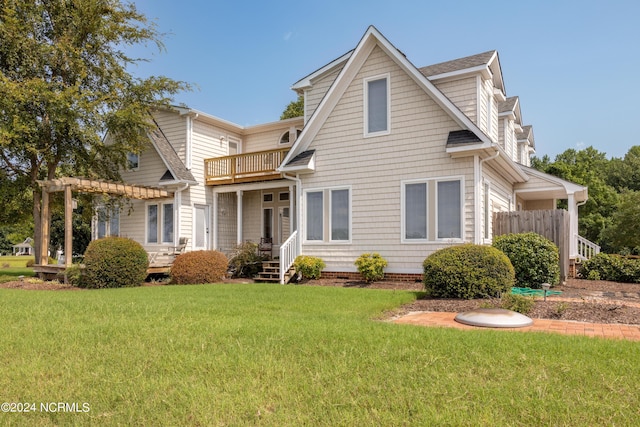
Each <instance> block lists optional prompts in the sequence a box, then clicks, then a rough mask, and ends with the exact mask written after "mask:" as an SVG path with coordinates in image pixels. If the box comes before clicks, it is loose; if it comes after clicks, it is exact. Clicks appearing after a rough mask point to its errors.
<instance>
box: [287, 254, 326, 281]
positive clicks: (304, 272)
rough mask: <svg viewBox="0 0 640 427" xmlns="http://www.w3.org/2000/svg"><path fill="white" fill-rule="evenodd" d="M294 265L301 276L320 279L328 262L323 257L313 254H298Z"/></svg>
mask: <svg viewBox="0 0 640 427" xmlns="http://www.w3.org/2000/svg"><path fill="white" fill-rule="evenodd" d="M293 266H294V267H295V269H296V271H297V272H298V275H299V276H300V278H306V279H319V278H320V276H321V275H322V270H323V269H324V268H325V267H326V264H325V263H324V261H323V260H322V258H318V257H315V256H311V255H298V256H297V257H296V259H295V260H294V261H293Z"/></svg>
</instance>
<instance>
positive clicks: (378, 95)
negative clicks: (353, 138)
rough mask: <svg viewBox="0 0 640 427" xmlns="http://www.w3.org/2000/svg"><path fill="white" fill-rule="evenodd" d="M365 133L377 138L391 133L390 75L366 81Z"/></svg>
mask: <svg viewBox="0 0 640 427" xmlns="http://www.w3.org/2000/svg"><path fill="white" fill-rule="evenodd" d="M364 99H365V103H364V111H365V113H364V123H365V124H364V133H365V136H377V135H384V134H387V133H389V118H390V113H389V112H390V102H389V101H390V97H389V75H388V74H386V75H383V76H377V77H372V78H370V79H365V80H364Z"/></svg>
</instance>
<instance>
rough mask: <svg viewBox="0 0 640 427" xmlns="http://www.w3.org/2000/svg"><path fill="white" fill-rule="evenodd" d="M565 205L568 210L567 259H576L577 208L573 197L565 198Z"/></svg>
mask: <svg viewBox="0 0 640 427" xmlns="http://www.w3.org/2000/svg"><path fill="white" fill-rule="evenodd" d="M567 205H568V208H569V258H574V259H575V258H576V257H577V255H578V239H577V238H576V236H577V235H578V206H577V205H576V199H575V196H574V195H573V193H572V194H569V195H568V197H567Z"/></svg>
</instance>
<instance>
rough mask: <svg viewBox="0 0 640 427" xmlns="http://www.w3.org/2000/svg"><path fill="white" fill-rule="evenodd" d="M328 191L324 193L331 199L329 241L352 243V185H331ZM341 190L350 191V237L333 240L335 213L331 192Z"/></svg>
mask: <svg viewBox="0 0 640 427" xmlns="http://www.w3.org/2000/svg"><path fill="white" fill-rule="evenodd" d="M327 190H328V191H327V192H325V193H324V196H325V197H327V195H328V199H329V205H328V206H329V230H328V231H329V242H330V243H337V244H350V243H351V232H352V227H351V223H352V218H353V209H352V205H351V195H352V193H353V192H352V191H351V186H350V185H349V186H345V187H331V188H327ZM340 190H347V191H348V192H349V208H348V212H349V223H348V227H349V238H348V239H347V240H333V239H332V238H331V234H332V231H333V224H332V219H333V215H332V214H331V213H332V208H333V207H332V206H331V204H332V200H333V199H332V197H331V193H332V192H333V191H340Z"/></svg>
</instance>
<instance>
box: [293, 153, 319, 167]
mask: <svg viewBox="0 0 640 427" xmlns="http://www.w3.org/2000/svg"><path fill="white" fill-rule="evenodd" d="M315 152H316V150H307V151H303V152H302V153H300V154H298V155H297V156H295V157H294V158H293V159H291V161H289V162H288V163H287V167H290V166H307V165H308V164H309V161H310V160H311V157H313V153H315Z"/></svg>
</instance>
